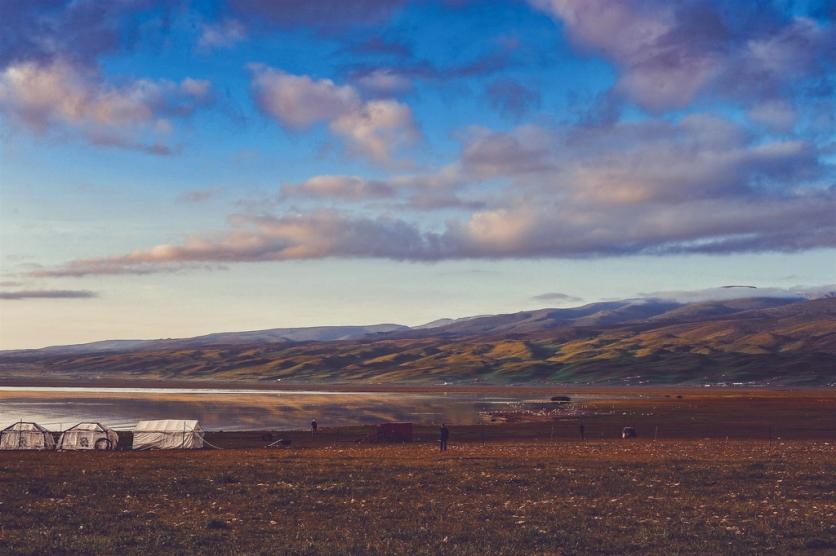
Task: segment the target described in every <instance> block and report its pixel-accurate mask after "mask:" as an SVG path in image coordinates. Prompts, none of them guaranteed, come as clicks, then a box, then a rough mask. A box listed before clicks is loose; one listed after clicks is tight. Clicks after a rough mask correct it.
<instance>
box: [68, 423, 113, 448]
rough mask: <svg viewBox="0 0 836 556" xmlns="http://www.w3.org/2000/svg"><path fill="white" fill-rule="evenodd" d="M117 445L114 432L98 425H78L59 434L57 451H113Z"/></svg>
mask: <svg viewBox="0 0 836 556" xmlns="http://www.w3.org/2000/svg"><path fill="white" fill-rule="evenodd" d="M117 444H119V435H117V434H116V431H114V430H113V429H110V428H108V427H106V426H104V425H102V424H100V423H79V424H77V425H76V426H74V427H70V428H68V429H67V430H65V431H64V432H63V433H62V434H61V438H60V439H59V440H58V449H59V450H115V449H116V445H117Z"/></svg>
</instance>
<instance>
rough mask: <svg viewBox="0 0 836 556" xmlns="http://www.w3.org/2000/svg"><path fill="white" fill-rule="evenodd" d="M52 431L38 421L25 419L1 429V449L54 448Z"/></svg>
mask: <svg viewBox="0 0 836 556" xmlns="http://www.w3.org/2000/svg"><path fill="white" fill-rule="evenodd" d="M54 449H55V438H53V436H52V433H51V432H49V431H48V430H46V429H45V428H43V427H42V426H40V425H39V424H37V423H27V422H24V421H21V422H18V423H15V424H13V425H10V426H8V427H6V428H5V429H3V430H2V431H0V450H54Z"/></svg>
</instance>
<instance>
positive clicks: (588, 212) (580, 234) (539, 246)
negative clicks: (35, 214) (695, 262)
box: [33, 190, 836, 277]
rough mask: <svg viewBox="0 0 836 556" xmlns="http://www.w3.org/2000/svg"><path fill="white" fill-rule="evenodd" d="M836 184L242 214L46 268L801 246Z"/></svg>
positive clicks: (828, 221)
mask: <svg viewBox="0 0 836 556" xmlns="http://www.w3.org/2000/svg"><path fill="white" fill-rule="evenodd" d="M835 213H836V191H834V190H825V191H819V192H815V193H813V192H808V193H804V194H798V195H791V196H780V197H775V198H765V199H747V198H740V199H737V200H728V199H721V200H720V199H702V200H694V201H688V202H682V203H676V204H665V203H646V204H624V205H618V206H614V207H613V206H609V207H602V206H599V205H595V204H580V203H575V204H569V203H566V204H564V203H554V202H552V203H548V202H542V201H541V202H531V201H530V202H525V203H521V204H519V205H516V206H511V207H507V208H497V209H489V210H478V211H476V212H474V213H473V214H472V215H471V216H470V217H468V218H466V219H464V220H452V221H449V222H448V223H447V226H446V227H445V228H444V229H442V230H427V229H423V228H422V227H421V226H419V225H417V224H415V223H412V222H408V221H405V220H399V219H394V218H389V217H377V218H373V217H353V216H349V215H347V214H344V213H341V212H338V211H315V212H312V213H306V214H292V215H285V216H277V217H273V216H270V217H266V216H259V217H253V216H237V217H235V218H234V219H233V220H232V223H233V228H232V230H231V231H229V232H227V233H224V234H221V235H220V236H201V235H196V236H192V237H190V238H188V239H187V240H186V241H184V242H183V243H182V244H173V245H158V246H156V247H153V248H151V249H148V250H140V251H135V252H133V253H130V254H127V255H120V256H114V257H103V258H95V259H86V260H78V261H72V262H70V263H68V264H67V265H64V266H62V267H58V268H53V269H47V270H40V271H37V272H34V273H33V275H35V276H38V277H66V276H86V275H97V274H132V273H136V274H146V273H152V272H165V271H174V270H179V269H181V268H183V266H184V265H186V267H188V265H194V264H203V265H207V264H209V265H211V264H231V263H236V262H267V261H285V260H295V259H319V258H327V257H338V258H382V259H392V260H412V261H432V260H449V259H474V258H486V259H502V258H540V257H556V258H579V257H596V256H616V255H631V254H669V253H733V252H757V251H799V250H805V249H812V248H815V247H834V246H836V222H834V220H833V214H835Z"/></svg>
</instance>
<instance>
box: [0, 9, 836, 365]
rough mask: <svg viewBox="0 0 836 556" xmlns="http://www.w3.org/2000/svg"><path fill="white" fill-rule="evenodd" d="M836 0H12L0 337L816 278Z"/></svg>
mask: <svg viewBox="0 0 836 556" xmlns="http://www.w3.org/2000/svg"><path fill="white" fill-rule="evenodd" d="M835 6H836V5H834V4H833V3H831V2H827V1H818V2H817V1H807V2H805V1H774V2H769V1H761V2H739V1H726V2H722V1H713V0H700V1H693V2H692V1H683V2H670V1H667V0H618V1H616V0H530V1H527V2H526V1H522V0H515V1H511V0H509V1H494V2H488V1H478V0H470V1H468V0H446V1H444V0H439V1H429V0H426V1H414V2H408V1H397V0H385V1H383V0H355V1H353V2H346V1H345V0H318V1H316V2H296V1H291V0H274V1H267V0H210V1H201V2H196V1H193V2H188V1H183V2H176V1H175V2H172V1H165V2H163V1H156V0H113V1H110V2H99V1H91V0H73V1H60V0H48V1H46V0H32V1H29V2H14V1H11V0H9V1H6V0H0V349H17V348H27V347H40V346H46V345H55V344H66V343H79V342H86V341H94V340H101V339H112V338H160V337H186V336H194V335H198V334H204V333H210V332H219V331H235V330H253V329H262V328H274V327H289V326H315V325H331V324H333V325H337V324H372V323H382V322H395V323H402V324H410V325H414V324H421V323H424V322H428V321H431V320H434V319H437V318H441V317H461V316H468V315H476V314H488V313H501V312H514V311H519V310H525V309H533V308H540V307H548V306H554V307H561V306H574V305H579V304H583V303H590V302H595V301H599V300H606V299H618V298H632V297H641V296H645V295H650V294H651V293H658V292H688V291H702V290H707V289H708V290H710V291H719V290H717V289H716V288H721V287H722V286H724V285H748V286H757V287H758V288H771V289H770V290H764V291H793V292H798V291H806V290H805V288H806V289H810V290H815V289H816V288H821V287H823V286H826V285H829V284H830V285H832V284H834V283H836V169H834V164H836V71H834V70H835V67H834V66H836V29H834V20H836V7H835Z"/></svg>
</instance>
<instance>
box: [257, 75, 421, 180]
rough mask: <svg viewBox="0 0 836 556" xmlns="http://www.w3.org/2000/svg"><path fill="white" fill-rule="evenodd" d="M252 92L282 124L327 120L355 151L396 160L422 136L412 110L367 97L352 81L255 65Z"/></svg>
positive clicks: (380, 159)
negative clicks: (402, 150)
mask: <svg viewBox="0 0 836 556" xmlns="http://www.w3.org/2000/svg"><path fill="white" fill-rule="evenodd" d="M251 70H252V72H253V91H254V94H255V98H256V102H257V103H258V105H259V107H260V108H261V109H262V111H264V112H265V113H267V114H268V115H270V116H272V117H273V118H275V119H276V120H277V121H278V122H279V123H280V124H282V125H284V126H286V127H288V128H290V129H293V130H303V129H306V128H309V127H311V126H312V125H315V124H319V123H327V124H328V125H329V129H330V130H331V132H332V133H335V134H337V135H339V136H341V137H343V138H344V139H345V140H346V142H347V145H348V148H349V150H350V151H351V152H353V153H355V154H358V155H361V156H365V157H368V158H370V159H371V160H373V161H375V162H379V163H384V164H386V163H391V162H393V158H394V156H395V153H396V151H398V150H399V149H401V148H403V147H406V146H409V145H411V144H413V143H414V142H415V141H416V140H417V138H418V137H419V136H420V133H419V132H418V128H417V126H416V124H415V121H414V119H413V117H412V111H411V110H410V108H409V107H408V106H407V105H405V104H402V103H400V102H398V101H395V100H369V101H364V100H363V99H362V98H361V97H360V94H359V93H358V92H357V90H356V89H355V88H354V87H352V86H350V85H337V84H335V83H334V82H333V81H331V80H330V79H313V78H311V77H309V76H307V75H291V74H288V73H285V72H283V71H279V70H275V69H272V68H268V67H265V66H261V65H252V66H251Z"/></svg>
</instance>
